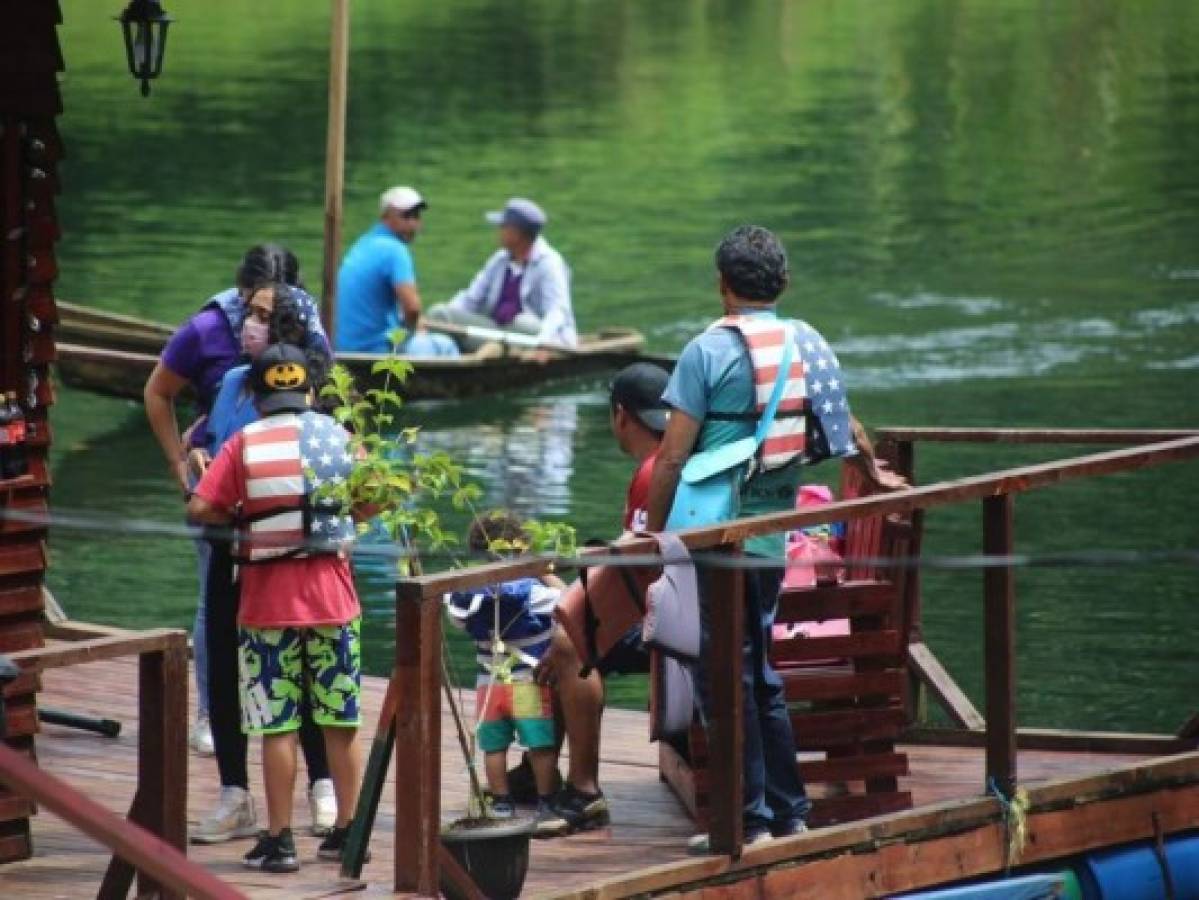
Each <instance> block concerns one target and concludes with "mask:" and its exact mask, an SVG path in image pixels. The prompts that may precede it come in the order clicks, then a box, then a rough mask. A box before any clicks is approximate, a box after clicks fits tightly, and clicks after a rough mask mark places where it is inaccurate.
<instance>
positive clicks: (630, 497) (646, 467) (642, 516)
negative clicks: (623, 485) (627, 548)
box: [624, 450, 658, 531]
mask: <svg viewBox="0 0 1199 900" xmlns="http://www.w3.org/2000/svg"><path fill="white" fill-rule="evenodd" d="M657 459H658V451H657V450H655V451H654V452H653V453H651V454H650V455H649V456H647V457H646V458H645V459H643V460H642V461H641V465H639V466H638V467H637V471H636V473H635V474H634V475H633V480H632V481H630V482H629V492H628V494H627V495H626V496H625V501H624V530H625V531H645V523H646V520H647V519H648V518H649V482H650V478H651V477H653V474H654V463H655V462H656V461H657Z"/></svg>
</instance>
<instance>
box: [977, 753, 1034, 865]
mask: <svg viewBox="0 0 1199 900" xmlns="http://www.w3.org/2000/svg"><path fill="white" fill-rule="evenodd" d="M987 793H989V794H990V795H991V796H992V797H994V798H995V799H996V800H997V801H999V807H1000V809H1001V810H1002V811H1003V831H1004V837H1005V844H1006V852H1005V857H1004V870H1003V874H1004V875H1005V876H1006V875H1010V874H1011V871H1012V867H1013V866H1015V865H1017V864H1018V863H1019V862H1020V857H1021V856H1023V855H1024V848H1025V847H1026V846H1027V845H1028V810H1029V806H1030V805H1031V804H1030V801H1029V799H1028V791H1026V790H1025V789H1024V788H1022V787H1018V788H1016V790H1015V791H1014V792H1013V794H1012V797H1011V799H1010V800H1009V799H1008V798H1007V797H1005V796H1004V794H1003V791H1001V790H1000V789H999V785H997V784H996V783H995V779H994V777H989V778H987Z"/></svg>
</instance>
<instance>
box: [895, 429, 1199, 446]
mask: <svg viewBox="0 0 1199 900" xmlns="http://www.w3.org/2000/svg"><path fill="white" fill-rule="evenodd" d="M874 434H875V437H876V438H877V439H878V440H880V441H882V440H890V441H895V442H897V443H913V442H916V441H923V442H926V443H945V444H949V443H954V444H956V443H965V444H1153V443H1157V442H1159V441H1172V440H1176V439H1178V438H1184V437H1192V436H1195V435H1199V430H1195V429H1185V428H1184V429H1172V428H907V427H886V428H878V429H875V432H874Z"/></svg>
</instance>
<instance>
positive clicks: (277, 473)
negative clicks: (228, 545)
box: [236, 410, 356, 565]
mask: <svg viewBox="0 0 1199 900" xmlns="http://www.w3.org/2000/svg"><path fill="white" fill-rule="evenodd" d="M349 439H350V436H349V435H348V434H347V433H346V431H345V429H344V428H342V427H341V426H340V425H339V424H337V422H335V421H334V420H333V419H332V418H330V417H329V416H324V415H321V414H320V413H316V412H312V411H311V410H309V411H308V412H303V413H280V414H278V415H273V416H268V417H267V418H265V419H259V420H258V421H257V422H253V423H251V424H249V425H247V426H246V427H245V428H244V429H243V430H242V466H243V471H244V473H245V480H246V482H245V491H244V493H245V497H246V501H245V503H244V504H243V508H242V511H241V515H240V516H239V518H238V526H239V530H240V532H241V534H240V540H239V543H238V548H237V553H236V556H237V558H238V561H239V562H240V563H241V564H242V565H246V564H249V565H255V564H260V563H269V562H278V561H279V560H283V559H295V558H297V557H308V556H314V555H320V554H337V553H340V552H341V551H342V550H343V549H344V545H346V544H348V543H350V542H352V541H353V540H354V537H355V535H356V530H355V528H354V521H353V519H352V518H350V517H349V516H347V515H342V511H341V508H340V506H339V504H338V503H337V501H335V500H331V499H318V498H316V497H315V496H314V493H315V491H316V490H317V488H319V487H320V486H321V485H322V484H324V483H326V482H332V483H334V484H339V483H341V482H343V481H344V480H345V479H346V478H348V477H349V475H350V471H351V469H352V468H353V458H352V457H351V455H350V451H349Z"/></svg>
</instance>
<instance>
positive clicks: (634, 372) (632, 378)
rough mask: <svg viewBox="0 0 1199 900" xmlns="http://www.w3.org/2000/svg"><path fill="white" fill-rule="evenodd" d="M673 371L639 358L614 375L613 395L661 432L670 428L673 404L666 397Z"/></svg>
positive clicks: (650, 427)
mask: <svg viewBox="0 0 1199 900" xmlns="http://www.w3.org/2000/svg"><path fill="white" fill-rule="evenodd" d="M669 382H670V373H669V372H667V371H666V370H665V369H663V368H662V367H661V366H655V365H654V364H653V363H646V362H639V363H633V364H632V365H631V366H625V367H624V368H623V369H621V370H620V372H619V373H617V375H616V377H615V378H614V379H612V388H611V392H610V394H609V399H610V400H611V402H612V404H613V405H614V406H621V407H623V408H624V409H626V410H628V411H629V412H631V413H632V414H633V415H635V416H636V417H637V418H638V419H639V420H640V421H641V424H642V425H644V426H645V427H646V428H648V429H649V430H650V431H656V432H658V433H659V434H661V433H662V432H664V431H665V430H666V423H667V421H668V420H669V419H670V407H669V406H668V405H667V404H666V401H665V400H663V399H662V394H663V393H665V392H666V385H667V384H668V383H669Z"/></svg>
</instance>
